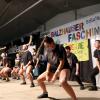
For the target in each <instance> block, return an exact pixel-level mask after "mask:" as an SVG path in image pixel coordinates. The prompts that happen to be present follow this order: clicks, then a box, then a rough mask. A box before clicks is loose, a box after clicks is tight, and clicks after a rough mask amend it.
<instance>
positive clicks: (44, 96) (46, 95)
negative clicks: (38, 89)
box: [37, 93, 48, 99]
mask: <svg viewBox="0 0 100 100" xmlns="http://www.w3.org/2000/svg"><path fill="white" fill-rule="evenodd" d="M37 98H38V99H40V98H48V93H43V94H41V95H40V96H38V97H37Z"/></svg>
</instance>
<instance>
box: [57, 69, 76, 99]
mask: <svg viewBox="0 0 100 100" xmlns="http://www.w3.org/2000/svg"><path fill="white" fill-rule="evenodd" d="M67 74H68V69H63V70H62V71H61V72H60V78H59V81H60V84H61V86H62V87H63V89H64V90H65V91H66V92H67V93H68V94H69V95H70V97H71V98H72V100H77V98H76V95H75V93H74V90H73V89H72V87H71V86H70V85H69V84H68V83H67Z"/></svg>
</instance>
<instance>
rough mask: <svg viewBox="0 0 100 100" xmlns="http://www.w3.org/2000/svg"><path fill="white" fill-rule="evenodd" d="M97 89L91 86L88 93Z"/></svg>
mask: <svg viewBox="0 0 100 100" xmlns="http://www.w3.org/2000/svg"><path fill="white" fill-rule="evenodd" d="M97 90H98V89H97V87H96V86H91V87H90V88H89V91H97Z"/></svg>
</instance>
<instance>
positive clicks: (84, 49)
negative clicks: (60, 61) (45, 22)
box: [64, 40, 89, 61]
mask: <svg viewBox="0 0 100 100" xmlns="http://www.w3.org/2000/svg"><path fill="white" fill-rule="evenodd" d="M65 46H70V48H71V52H73V53H74V54H75V55H76V56H77V58H78V60H79V61H87V60H89V52H88V51H89V50H88V40H81V41H77V42H72V43H70V42H69V43H65V44H64V47H65Z"/></svg>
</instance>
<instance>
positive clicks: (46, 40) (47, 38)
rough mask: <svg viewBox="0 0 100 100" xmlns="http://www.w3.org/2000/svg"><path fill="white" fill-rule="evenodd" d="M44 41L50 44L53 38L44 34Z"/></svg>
mask: <svg viewBox="0 0 100 100" xmlns="http://www.w3.org/2000/svg"><path fill="white" fill-rule="evenodd" d="M44 42H46V43H48V44H50V43H52V42H54V40H53V39H52V38H51V37H48V36H46V37H45V39H44Z"/></svg>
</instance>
